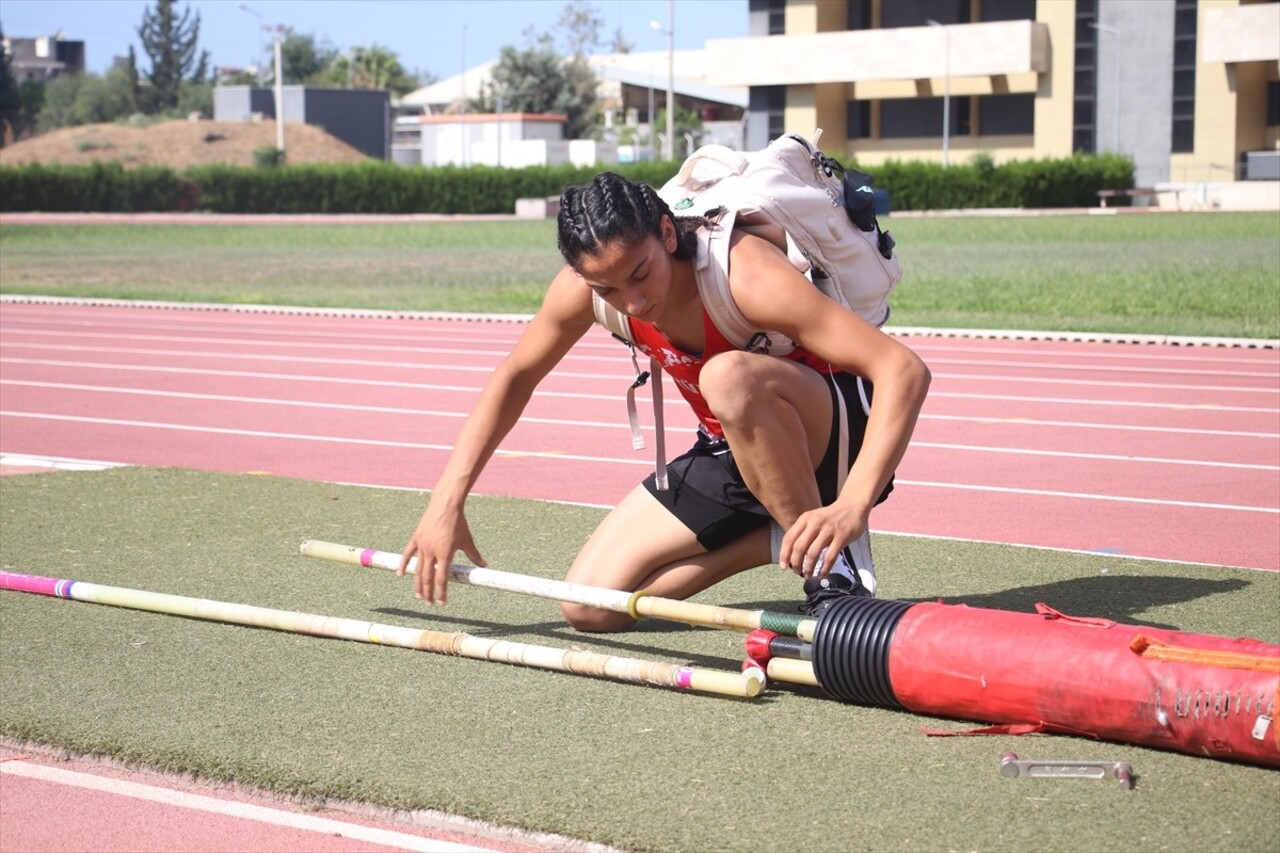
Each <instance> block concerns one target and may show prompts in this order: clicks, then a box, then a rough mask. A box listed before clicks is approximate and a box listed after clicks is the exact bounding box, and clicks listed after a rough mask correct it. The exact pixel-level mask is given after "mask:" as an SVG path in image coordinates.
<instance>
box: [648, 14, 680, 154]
mask: <svg viewBox="0 0 1280 853" xmlns="http://www.w3.org/2000/svg"><path fill="white" fill-rule="evenodd" d="M649 26H650V27H652V28H653V29H655V30H657V31H658V32H660V33H662V34H664V35H665V36H666V37H667V138H666V139H665V140H663V143H662V156H663V157H664V158H665V159H667V160H672V159H675V138H676V4H675V0H667V28H666V29H665V30H664V29H663V28H662V24H659V23H658V22H657V21H650V22H649ZM650 122H652V119H650Z"/></svg>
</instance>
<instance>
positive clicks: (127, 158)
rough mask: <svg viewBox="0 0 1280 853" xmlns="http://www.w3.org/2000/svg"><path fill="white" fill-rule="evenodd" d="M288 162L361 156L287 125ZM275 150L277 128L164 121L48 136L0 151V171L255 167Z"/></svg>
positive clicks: (310, 130)
mask: <svg viewBox="0 0 1280 853" xmlns="http://www.w3.org/2000/svg"><path fill="white" fill-rule="evenodd" d="M284 144H285V150H286V152H287V162H288V163H290V164H291V165H301V164H303V163H355V162H359V161H361V160H368V159H369V157H368V156H367V155H365V154H364V153H362V152H360V151H358V150H357V149H355V148H352V147H351V146H350V145H348V144H347V143H345V142H343V141H342V140H340V139H338V138H337V137H334V136H331V135H329V134H328V133H326V132H325V131H323V130H321V129H320V128H318V127H312V126H311V125H307V124H286V125H285V128H284ZM275 145H276V126H275V122H271V121H266V122H230V121H182V120H177V121H167V122H163V123H161V124H152V125H146V126H131V125H124V124H87V125H82V126H80V127H68V128H63V129H61V130H54V131H50V132H49V133H45V134H41V135H40V136H36V137H33V138H31V139H25V140H23V141H22V142H17V143H14V144H13V145H8V146H6V147H4V148H2V149H0V166H20V165H23V164H26V163H61V164H63V165H85V164H89V163H93V162H95V161H100V162H106V163H120V164H121V165H123V166H124V167H125V168H129V167H134V166H168V167H170V168H173V169H185V168H187V167H189V166H202V165H205V164H209V163H226V164H229V165H233V166H252V165H254V159H253V152H254V150H255V149H258V148H274V147H275Z"/></svg>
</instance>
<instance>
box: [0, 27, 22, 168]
mask: <svg viewBox="0 0 1280 853" xmlns="http://www.w3.org/2000/svg"><path fill="white" fill-rule="evenodd" d="M3 39H4V31H3V30H0V40H3ZM21 111H22V94H21V93H20V92H19V91H18V81H17V79H15V78H14V76H13V69H12V68H11V67H10V66H9V54H8V53H7V52H6V51H4V50H2V49H0V147H3V146H4V144H5V140H6V139H8V137H9V132H10V131H12V132H13V135H14V137H15V138H16V137H17V135H18V114H19V113H20V112H21Z"/></svg>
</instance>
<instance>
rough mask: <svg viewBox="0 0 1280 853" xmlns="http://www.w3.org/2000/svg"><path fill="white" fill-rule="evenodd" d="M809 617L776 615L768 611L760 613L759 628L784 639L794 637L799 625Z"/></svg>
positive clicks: (788, 614) (787, 614)
mask: <svg viewBox="0 0 1280 853" xmlns="http://www.w3.org/2000/svg"><path fill="white" fill-rule="evenodd" d="M807 618H809V617H807V616H801V615H800V614H798V613H797V614H796V615H794V616H793V615H791V614H790V613H776V612H773V611H770V610H761V611H760V627H761V628H765V629H767V630H769V631H772V632H773V633H775V634H782V635H783V636H786V637H794V636H795V635H796V631H797V630H798V629H799V628H800V623H801V622H803V621H804V620H805V619H807Z"/></svg>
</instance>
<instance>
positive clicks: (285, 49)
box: [280, 33, 338, 84]
mask: <svg viewBox="0 0 1280 853" xmlns="http://www.w3.org/2000/svg"><path fill="white" fill-rule="evenodd" d="M337 60H338V50H337V48H335V47H334V46H333V45H331V44H328V43H324V44H320V43H318V42H317V41H316V37H315V36H313V35H310V34H303V33H289V34H288V35H287V36H285V38H284V41H283V42H281V43H280V66H281V73H282V74H283V75H284V82H285V83H295V84H296V83H307V82H312V81H315V80H317V79H319V78H320V77H321V76H322V75H324V74H325V73H326V72H327V71H328V70H329V67H330V66H332V65H333V63H334V62H336V61H337Z"/></svg>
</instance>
